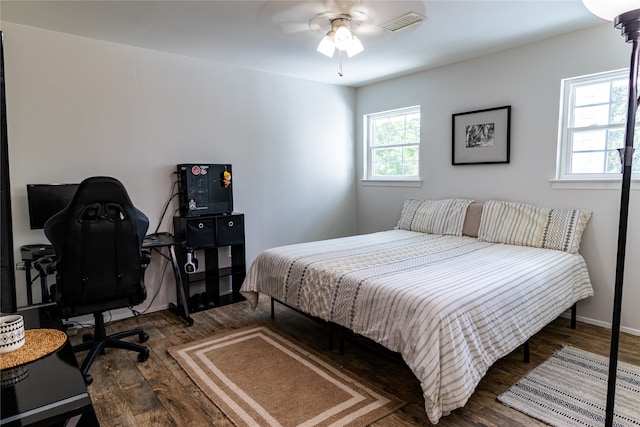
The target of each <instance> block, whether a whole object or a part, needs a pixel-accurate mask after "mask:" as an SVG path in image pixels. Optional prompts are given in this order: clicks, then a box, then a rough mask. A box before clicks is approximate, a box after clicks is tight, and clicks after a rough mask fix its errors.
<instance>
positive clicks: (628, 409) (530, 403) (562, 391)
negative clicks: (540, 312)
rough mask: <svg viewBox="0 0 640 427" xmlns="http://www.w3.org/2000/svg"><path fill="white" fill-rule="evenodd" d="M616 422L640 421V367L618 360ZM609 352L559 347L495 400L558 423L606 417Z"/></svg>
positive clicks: (593, 422) (594, 422)
mask: <svg viewBox="0 0 640 427" xmlns="http://www.w3.org/2000/svg"><path fill="white" fill-rule="evenodd" d="M617 374H618V375H617V380H616V401H615V406H614V412H615V416H614V419H613V424H614V426H617V427H622V426H640V367H638V366H634V365H630V364H628V363H622V362H618V373H617ZM608 376H609V358H608V357H603V356H600V355H597V354H593V353H590V352H588V351H584V350H580V349H577V348H574V347H569V346H566V347H563V348H562V349H560V350H558V351H556V352H555V353H554V354H553V355H551V357H550V358H549V359H547V360H546V361H544V362H542V363H541V364H540V365H539V366H537V367H536V368H534V369H533V370H532V371H531V372H529V373H528V374H527V375H525V376H524V377H523V378H521V379H520V380H519V381H518V382H517V383H516V384H515V385H513V386H511V387H510V388H509V390H507V391H506V392H504V393H503V394H501V395H499V396H498V400H499V401H500V402H502V403H504V404H505V405H507V406H510V407H512V408H514V409H517V410H518V411H520V412H523V413H525V414H527V415H529V416H531V417H534V418H537V419H539V420H541V421H544V422H546V423H547V424H550V425H552V426H556V427H568V426H593V427H600V426H603V425H604V423H605V408H606V405H607V379H608Z"/></svg>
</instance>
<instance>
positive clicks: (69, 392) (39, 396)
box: [0, 304, 100, 427]
mask: <svg viewBox="0 0 640 427" xmlns="http://www.w3.org/2000/svg"><path fill="white" fill-rule="evenodd" d="M16 314H21V315H22V316H23V317H24V324H25V328H26V329H35V328H47V329H62V321H61V320H60V316H59V313H58V309H57V307H56V305H55V304H41V305H35V306H30V307H24V308H22V309H19V310H18V312H17V313H16ZM22 366H23V367H24V368H26V370H27V375H26V377H24V379H22V380H21V381H18V382H16V383H15V384H12V385H9V386H5V387H2V395H1V398H2V411H1V413H0V426H11V427H13V426H16V427H17V426H28V425H30V426H51V425H75V426H99V425H100V424H99V423H98V420H97V418H96V414H95V412H94V410H93V406H92V405H91V399H90V397H89V393H87V387H86V385H85V383H84V378H83V377H82V374H81V372H80V369H78V364H77V362H76V357H75V355H74V353H73V350H72V348H71V343H70V342H69V341H68V340H67V342H66V343H65V344H64V345H63V346H62V347H61V348H60V349H59V350H57V351H55V352H53V353H51V354H49V355H47V356H44V357H43V358H40V359H38V360H35V361H33V362H31V363H27V364H25V365H22ZM6 371H8V370H6ZM3 372H5V371H3ZM67 422H68V424H66V423H67Z"/></svg>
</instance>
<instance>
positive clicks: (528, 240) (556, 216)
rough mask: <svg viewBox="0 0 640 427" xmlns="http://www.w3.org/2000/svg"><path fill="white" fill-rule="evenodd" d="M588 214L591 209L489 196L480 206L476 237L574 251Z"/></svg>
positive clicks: (578, 245) (585, 224) (489, 240)
mask: <svg viewBox="0 0 640 427" xmlns="http://www.w3.org/2000/svg"><path fill="white" fill-rule="evenodd" d="M589 218H591V211H585V210H580V209H550V208H540V207H536V206H531V205H527V204H524V203H516V202H503V201H497V200H489V201H487V202H486V203H485V204H484V207H483V210H482V218H481V219H480V229H479V230H478V240H483V241H486V242H494V243H508V244H510V245H521V246H533V247H536V248H545V249H555V250H559V251H564V252H569V253H572V254H575V253H578V250H579V249H580V240H581V239H582V233H583V232H584V229H585V227H586V226H587V222H588V221H589Z"/></svg>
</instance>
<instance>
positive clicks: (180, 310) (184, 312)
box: [142, 233, 193, 326]
mask: <svg viewBox="0 0 640 427" xmlns="http://www.w3.org/2000/svg"><path fill="white" fill-rule="evenodd" d="M182 244H183V241H181V240H180V239H177V238H176V237H174V236H173V235H172V234H171V233H154V234H149V235H148V236H145V238H144V241H143V242H142V247H143V248H144V249H151V250H156V251H158V250H159V249H160V248H164V247H167V248H169V261H171V266H172V268H173V275H174V278H175V280H176V301H177V304H173V303H172V304H170V308H171V310H172V311H173V312H174V313H176V314H177V315H178V316H180V317H181V318H182V320H184V321H185V322H186V323H187V325H188V326H191V325H193V319H192V318H191V316H190V315H189V301H188V299H187V296H186V293H185V290H184V284H183V282H182V275H181V274H180V266H179V265H178V259H177V258H176V251H175V247H176V246H182Z"/></svg>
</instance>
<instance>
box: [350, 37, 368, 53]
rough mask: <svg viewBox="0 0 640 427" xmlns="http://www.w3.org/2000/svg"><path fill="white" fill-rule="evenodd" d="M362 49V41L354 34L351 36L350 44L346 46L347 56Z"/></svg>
mask: <svg viewBox="0 0 640 427" xmlns="http://www.w3.org/2000/svg"><path fill="white" fill-rule="evenodd" d="M363 50H364V46H362V42H361V41H360V39H359V38H357V37H356V36H353V39H352V40H351V44H350V45H349V47H347V55H348V56H349V58H351V57H352V56H355V55H357V54H359V53H360V52H362V51H363Z"/></svg>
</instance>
